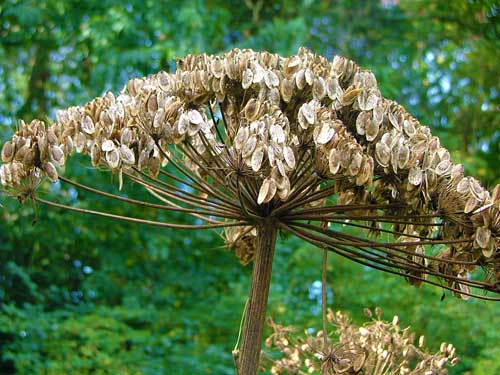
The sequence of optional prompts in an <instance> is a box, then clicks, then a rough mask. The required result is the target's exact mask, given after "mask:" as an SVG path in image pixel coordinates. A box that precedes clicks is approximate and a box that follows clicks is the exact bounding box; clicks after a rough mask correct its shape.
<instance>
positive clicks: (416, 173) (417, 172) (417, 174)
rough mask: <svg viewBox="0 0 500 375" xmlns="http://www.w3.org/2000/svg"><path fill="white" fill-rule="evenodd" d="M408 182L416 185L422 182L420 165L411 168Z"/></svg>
mask: <svg viewBox="0 0 500 375" xmlns="http://www.w3.org/2000/svg"><path fill="white" fill-rule="evenodd" d="M408 182H409V183H410V184H412V185H414V186H419V185H420V184H421V183H422V170H421V169H420V168H419V167H412V168H410V171H409V173H408Z"/></svg>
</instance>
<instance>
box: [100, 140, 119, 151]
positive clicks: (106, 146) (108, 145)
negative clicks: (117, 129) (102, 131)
mask: <svg viewBox="0 0 500 375" xmlns="http://www.w3.org/2000/svg"><path fill="white" fill-rule="evenodd" d="M115 148H116V146H115V143H114V142H113V141H112V140H111V139H106V140H105V141H104V142H103V143H102V145H101V150H102V151H104V152H108V151H111V150H114V149H115Z"/></svg>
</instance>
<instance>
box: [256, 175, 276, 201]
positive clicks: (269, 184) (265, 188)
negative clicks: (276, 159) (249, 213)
mask: <svg viewBox="0 0 500 375" xmlns="http://www.w3.org/2000/svg"><path fill="white" fill-rule="evenodd" d="M276 191H277V186H276V181H274V179H273V178H266V179H264V181H263V182H262V185H261V187H260V189H259V196H258V197H257V204H263V203H268V202H269V201H271V199H273V198H274V196H275V195H276Z"/></svg>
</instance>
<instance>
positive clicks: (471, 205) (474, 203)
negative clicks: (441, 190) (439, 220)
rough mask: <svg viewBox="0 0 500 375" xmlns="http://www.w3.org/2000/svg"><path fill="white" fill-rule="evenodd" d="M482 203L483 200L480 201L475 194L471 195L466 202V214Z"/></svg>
mask: <svg viewBox="0 0 500 375" xmlns="http://www.w3.org/2000/svg"><path fill="white" fill-rule="evenodd" d="M480 204H481V201H479V200H478V199H477V198H476V197H475V196H473V195H472V196H471V197H470V198H469V199H468V200H467V202H466V203H465V208H464V212H465V213H466V214H468V213H471V212H472V211H474V210H475V209H476V208H477V207H478V206H479V205H480Z"/></svg>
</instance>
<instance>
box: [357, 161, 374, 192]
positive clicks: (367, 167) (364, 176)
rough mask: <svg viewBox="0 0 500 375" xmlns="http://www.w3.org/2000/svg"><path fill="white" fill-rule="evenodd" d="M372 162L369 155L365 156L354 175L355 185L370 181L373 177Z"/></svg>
mask: <svg viewBox="0 0 500 375" xmlns="http://www.w3.org/2000/svg"><path fill="white" fill-rule="evenodd" d="M373 168H374V162H373V159H372V158H371V157H367V158H366V159H365V160H364V161H363V163H362V166H361V170H360V171H359V173H358V174H357V176H356V185H358V186H361V185H365V184H368V183H371V181H372V179H373Z"/></svg>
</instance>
